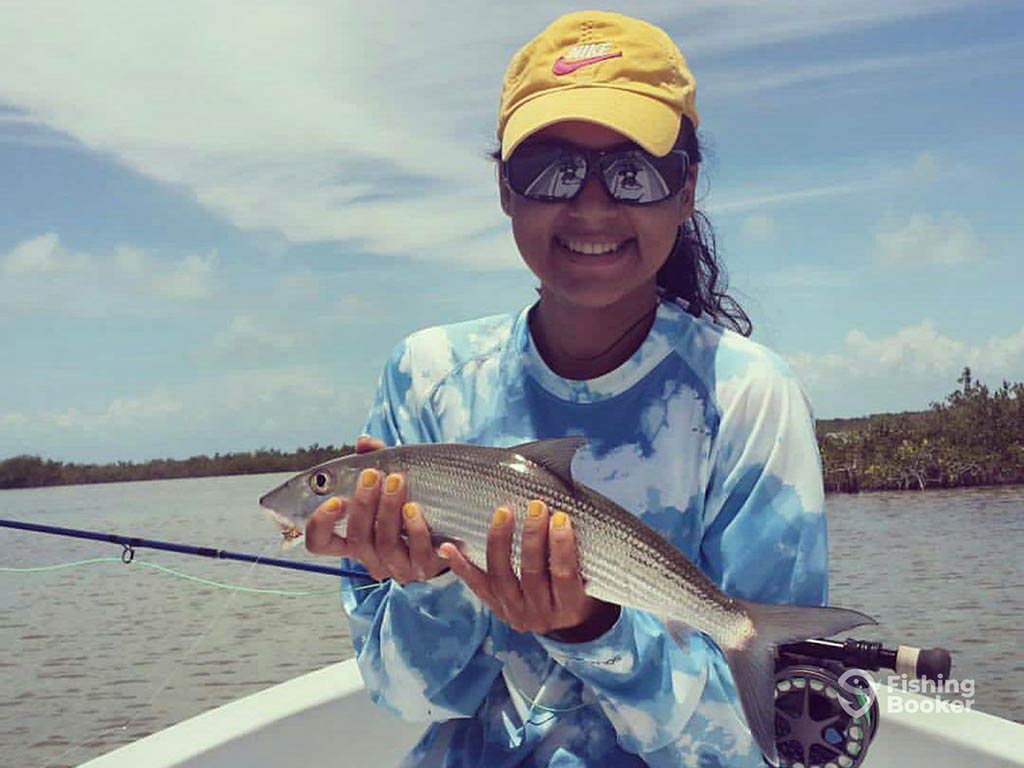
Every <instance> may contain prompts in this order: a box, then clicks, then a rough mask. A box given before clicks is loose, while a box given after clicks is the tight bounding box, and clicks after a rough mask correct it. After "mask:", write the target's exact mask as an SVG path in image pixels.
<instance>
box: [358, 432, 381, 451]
mask: <svg viewBox="0 0 1024 768" xmlns="http://www.w3.org/2000/svg"><path fill="white" fill-rule="evenodd" d="M383 447H384V441H383V440H378V439H377V438H376V437H370V436H369V435H360V436H359V437H357V438H356V453H369V452H370V451H379V450H380V449H381V448H383Z"/></svg>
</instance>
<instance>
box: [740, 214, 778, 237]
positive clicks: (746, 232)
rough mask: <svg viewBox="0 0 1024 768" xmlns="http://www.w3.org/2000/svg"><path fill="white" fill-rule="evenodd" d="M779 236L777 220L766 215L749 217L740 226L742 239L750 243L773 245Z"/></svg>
mask: <svg viewBox="0 0 1024 768" xmlns="http://www.w3.org/2000/svg"><path fill="white" fill-rule="evenodd" d="M778 234H779V233H778V229H777V228H776V226H775V219H773V218H772V217H771V216H769V215H768V214H765V213H755V214H754V215H752V216H748V217H747V218H746V219H744V220H743V224H742V225H741V226H740V237H742V238H743V239H744V240H746V241H748V242H750V243H772V242H774V241H775V239H776V238H777V237H778Z"/></svg>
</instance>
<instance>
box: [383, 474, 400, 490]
mask: <svg viewBox="0 0 1024 768" xmlns="http://www.w3.org/2000/svg"><path fill="white" fill-rule="evenodd" d="M401 484H402V478H401V477H399V476H398V475H388V477H387V480H385V481H384V493H394V492H395V491H397V490H398V488H399V486H400V485H401Z"/></svg>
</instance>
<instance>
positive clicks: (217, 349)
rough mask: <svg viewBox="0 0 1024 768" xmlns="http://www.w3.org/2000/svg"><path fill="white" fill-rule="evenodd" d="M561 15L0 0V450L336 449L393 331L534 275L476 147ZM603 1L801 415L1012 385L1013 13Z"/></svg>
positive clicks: (524, 295)
mask: <svg viewBox="0 0 1024 768" xmlns="http://www.w3.org/2000/svg"><path fill="white" fill-rule="evenodd" d="M442 7H443V9H444V10H443V12H441V11H439V10H438V9H440V8H442ZM585 7H587V6H585V5H578V4H572V3H556V2H550V0H545V2H533V1H530V2H516V3H511V2H506V3H489V2H480V0H473V2H463V1H462V0H456V1H455V2H447V3H445V4H444V5H443V6H442V5H439V4H436V3H427V2H398V1H397V0H379V1H378V2H374V3H365V2H358V3H357V2H319V1H317V0H307V1H306V2H280V3H269V2H251V1H250V2H244V3H242V2H228V1H227V0H222V1H221V2H217V3H206V2H188V1H179V2H175V3H155V2H153V3H135V4H129V3H121V2H106V1H104V0H90V2H89V3H74V2H63V3H57V2H45V1H37V2H33V3H13V2H11V3H7V2H0V344H2V347H0V349H2V353H0V370H2V375H0V459H2V458H4V457H7V456H12V455H16V454H33V455H40V456H45V457H49V458H53V459H59V460H63V461H90V462H93V461H101V462H105V461H122V460H124V461H128V460H132V461H139V460H147V459H150V458H157V457H186V456H189V455H194V454H202V453H206V454H213V453H214V452H221V453H223V452H229V451H247V450H254V449H257V448H261V447H274V448H281V449H285V450H290V449H293V448H295V447H298V446H304V445H310V444H312V443H320V444H328V443H333V444H336V445H337V444H341V443H344V442H349V443H351V442H352V440H353V439H354V438H355V436H356V435H357V434H358V433H359V430H360V428H361V426H362V423H363V420H364V418H365V414H366V412H367V411H368V409H369V406H370V403H371V401H372V398H373V394H374V389H375V387H376V383H377V379H378V376H379V372H380V369H381V367H382V365H383V362H384V360H385V358H386V356H387V355H388V354H389V352H390V351H391V349H392V348H393V346H394V345H395V344H396V343H397V342H398V341H399V340H400V339H401V338H402V337H403V336H405V335H406V334H408V333H410V332H412V331H414V330H417V329H419V328H423V327H427V326H431V325H437V324H442V323H448V322H455V321H460V320H465V319H469V318H473V317H479V316H484V315H492V314H498V313H505V312H513V311H516V310H518V309H520V308H521V307H523V306H525V305H527V304H528V303H531V302H532V301H533V300H534V299H535V296H536V294H535V292H534V289H535V286H536V280H535V279H534V278H533V276H532V275H531V274H530V273H529V272H528V271H527V270H526V268H525V267H524V266H523V265H522V262H521V261H520V259H519V256H518V253H517V251H516V248H515V244H514V242H513V240H512V236H511V230H510V226H509V223H508V219H507V218H505V217H504V215H503V214H502V213H501V210H500V208H499V205H498V195H497V186H496V182H495V175H494V174H495V170H494V166H493V164H492V163H491V162H490V161H489V160H488V158H487V157H486V155H487V153H488V152H489V151H490V150H492V149H493V148H494V147H495V145H496V139H495V136H494V129H495V121H496V116H497V106H498V96H499V90H500V85H501V80H502V76H503V74H504V70H505V67H506V65H507V63H508V60H509V59H510V58H511V57H512V55H513V54H514V53H515V52H516V50H517V49H518V48H519V47H520V46H521V45H523V44H524V43H525V42H526V41H527V40H529V39H530V38H531V37H532V36H534V35H535V34H536V33H538V32H539V31H540V30H541V29H543V28H544V27H545V26H546V25H547V24H548V23H549V22H550V21H552V20H553V19H554V18H555V16H557V15H558V14H560V13H561V12H568V11H571V10H580V9H583V8H585ZM603 9H604V10H618V11H625V12H628V13H629V14H630V15H634V16H638V17H640V18H644V19H647V20H649V21H651V22H653V23H656V24H658V25H659V26H662V27H663V28H664V29H665V30H666V31H667V32H668V33H669V34H670V35H671V36H672V38H673V39H674V40H675V41H676V43H677V44H678V45H679V47H680V48H681V50H682V51H683V53H684V54H685V56H686V58H687V61H688V63H689V65H690V67H691V69H692V70H693V72H694V75H695V77H696V80H697V105H698V109H699V111H700V115H701V131H700V135H701V138H702V140H703V141H704V143H705V147H706V149H707V154H706V159H705V162H704V163H703V164H702V167H701V180H700V183H699V186H698V207H699V208H701V209H702V210H703V211H704V212H705V213H706V214H707V215H708V216H709V218H710V219H711V221H712V222H713V224H714V226H715V230H716V233H717V238H718V252H719V255H720V257H721V259H722V261H723V263H724V264H725V266H726V269H727V271H728V273H729V277H730V292H731V293H732V294H733V295H734V296H735V297H736V298H737V299H738V300H739V301H740V303H741V304H742V305H743V306H744V307H745V308H746V310H747V311H748V312H749V314H750V315H751V318H752V319H753V321H754V328H755V330H754V335H753V338H754V339H755V340H757V341H759V342H761V343H763V344H766V345H767V346H769V347H771V348H772V349H774V350H776V351H777V352H779V353H780V354H781V355H783V356H784V357H785V358H786V359H788V360H789V361H790V362H791V363H792V364H793V365H794V367H795V368H796V370H797V371H798V373H799V376H800V379H801V381H802V382H803V384H804V387H805V389H806V390H807V393H808V395H809V397H810V400H811V402H812V404H813V407H814V411H815V414H816V415H817V416H818V417H819V418H834V417H843V416H858V415H863V414H867V413H877V412H890V411H901V410H907V409H914V410H916V409H923V408H927V407H928V405H929V403H931V402H932V401H935V400H939V399H942V398H943V397H944V396H945V395H946V394H947V393H949V392H950V391H952V390H953V389H954V388H955V387H956V379H957V377H958V375H959V372H960V370H961V369H962V368H963V367H964V366H970V367H971V368H972V370H973V372H974V374H975V377H977V378H981V379H982V380H983V381H986V382H988V383H991V384H998V383H999V382H1001V381H1002V380H1003V379H1009V380H1013V381H1019V380H1022V379H1024V301H1022V299H1021V294H1022V289H1024V270H1022V268H1021V266H1020V263H1021V262H1020V254H1021V251H1022V248H1021V246H1022V244H1024V234H1022V230H1021V227H1020V225H1019V224H1017V225H1014V224H1013V221H1018V222H1019V216H1020V213H1019V212H1020V210H1021V209H1022V207H1024V206H1022V202H1024V199H1022V198H1024V185H1022V184H1021V182H1020V179H1021V178H1022V177H1024V151H1022V148H1021V141H1020V137H1021V135H1022V132H1024V131H1022V129H1024V125H1022V120H1021V112H1022V106H1021V105H1022V103H1024V99H1022V96H1024V89H1022V88H1021V86H1020V84H1019V83H1020V81H1021V77H1022V75H1024V42H1022V41H1024V35H1022V34H1021V32H1022V31H1024V6H1022V5H1021V4H1020V3H1016V2H983V1H981V0H964V1H961V0H828V1H824V0H823V1H822V2H817V3H807V2H806V1H805V0H799V2H798V1H797V0H763V1H761V2H750V1H749V0H693V1H692V2H679V1H678V0H671V1H670V2H653V1H650V2H647V1H644V2H631V3H629V4H628V5H627V4H622V5H620V6H618V7H612V6H604V7H603Z"/></svg>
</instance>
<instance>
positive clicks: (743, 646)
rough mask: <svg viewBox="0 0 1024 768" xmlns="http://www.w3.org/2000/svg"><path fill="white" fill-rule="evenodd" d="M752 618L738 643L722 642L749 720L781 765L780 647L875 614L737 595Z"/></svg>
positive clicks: (757, 738) (762, 745)
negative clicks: (778, 728) (777, 683)
mask: <svg viewBox="0 0 1024 768" xmlns="http://www.w3.org/2000/svg"><path fill="white" fill-rule="evenodd" d="M737 602H738V603H740V604H741V605H742V606H743V608H744V610H746V612H747V615H748V616H749V617H750V620H751V624H752V627H751V630H750V631H749V632H748V633H747V635H746V636H745V637H744V638H743V639H742V640H741V641H739V643H738V644H734V645H731V646H730V645H728V644H726V645H722V644H719V647H720V648H721V649H722V653H723V654H724V655H725V660H726V662H727V663H728V664H729V670H730V671H731V672H732V677H733V680H734V681H735V683H736V690H737V692H738V693H739V697H740V704H741V706H742V707H743V714H744V715H745V716H746V718H747V725H748V727H749V728H750V732H751V734H752V735H753V737H754V741H756V742H757V745H758V747H759V748H760V749H761V752H763V753H764V755H765V757H766V758H767V760H768V761H769V762H770V763H771V764H772V765H776V764H777V761H778V756H777V754H776V751H775V649H776V648H777V647H778V646H779V645H781V644H783V643H792V642H796V641H799V640H807V639H808V638H812V637H827V636H828V635H833V634H835V633H836V632H842V631H843V630H846V629H851V628H852V627H857V626H860V625H861V624H874V623H876V622H875V620H874V619H872V618H871V617H870V616H866V615H865V614H863V613H859V612H858V611H851V610H847V609H845V608H821V607H809V606H797V605H766V604H763V603H752V602H748V601H746V600H737Z"/></svg>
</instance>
